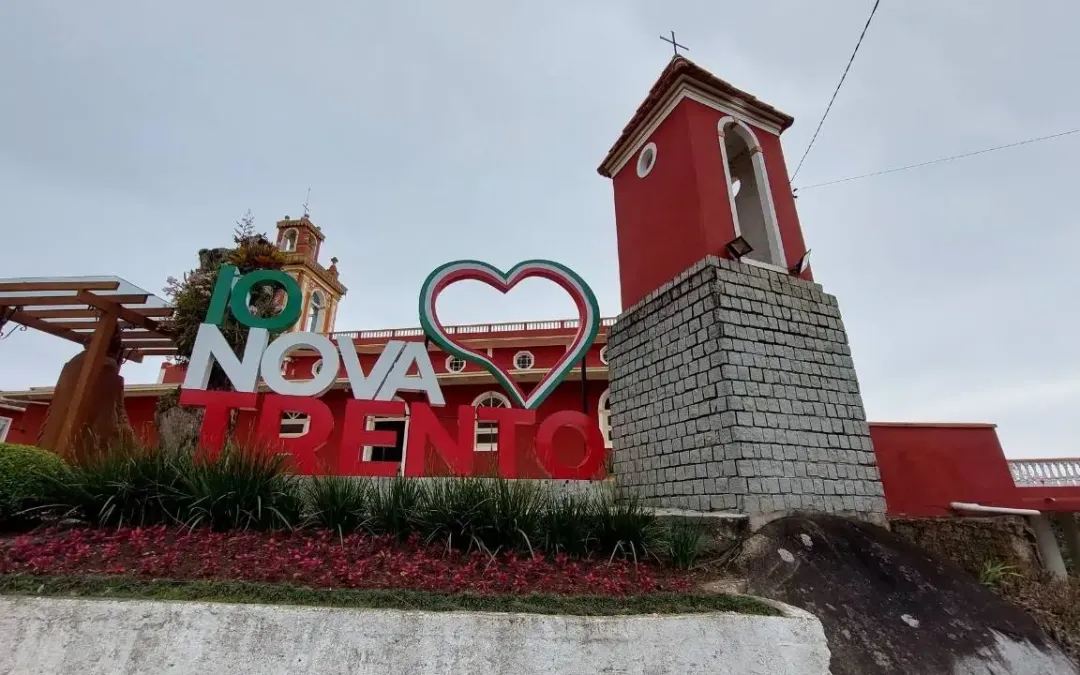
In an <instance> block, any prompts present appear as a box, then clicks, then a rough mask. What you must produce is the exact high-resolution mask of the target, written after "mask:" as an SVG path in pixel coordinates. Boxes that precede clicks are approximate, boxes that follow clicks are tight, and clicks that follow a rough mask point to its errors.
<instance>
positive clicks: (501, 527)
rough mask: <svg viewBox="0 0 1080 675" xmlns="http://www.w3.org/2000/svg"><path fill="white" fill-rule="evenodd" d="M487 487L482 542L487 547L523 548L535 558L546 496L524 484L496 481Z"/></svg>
mask: <svg viewBox="0 0 1080 675" xmlns="http://www.w3.org/2000/svg"><path fill="white" fill-rule="evenodd" d="M488 485H489V492H490V496H489V498H488V500H487V502H486V503H487V506H488V515H487V516H486V518H485V520H486V521H487V523H486V524H487V528H486V530H485V531H483V532H482V533H481V536H482V538H483V540H484V543H485V544H486V545H487V546H488V547H489V548H491V547H492V546H497V547H503V548H516V549H522V548H527V549H528V550H529V553H530V554H534V555H535V554H536V553H537V551H538V550H539V547H540V546H541V545H542V544H543V534H544V533H543V525H544V510H545V508H547V504H548V495H547V493H546V492H545V491H544V490H543V489H541V488H539V487H537V485H536V484H535V483H529V482H525V481H507V480H503V479H497V480H494V481H491V482H490V483H488ZM534 547H536V548H534Z"/></svg>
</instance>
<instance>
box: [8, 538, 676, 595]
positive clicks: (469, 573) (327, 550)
mask: <svg viewBox="0 0 1080 675" xmlns="http://www.w3.org/2000/svg"><path fill="white" fill-rule="evenodd" d="M0 574H35V575H122V576H126V577H134V578H142V579H182V580H222V581H229V580H233V581H252V582H273V583H282V582H287V583H290V584H294V585H300V586H307V587H312V588H357V589H372V588H388V589H414V590H426V591H438V592H461V591H470V592H473V593H482V594H523V593H554V594H561V595H609V596H631V595H644V594H651V593H663V592H686V591H688V590H690V588H691V586H692V582H691V580H690V579H689V577H687V576H686V575H682V574H679V573H678V572H675V571H673V570H670V569H666V568H663V567H660V566H658V565H655V564H652V563H651V562H637V563H635V562H634V561H633V560H626V559H620V558H615V559H613V560H610V561H609V560H608V559H598V558H571V557H569V556H566V555H565V554H558V555H555V556H551V557H544V556H540V555H535V556H528V555H521V554H517V553H498V554H495V555H492V554H489V553H488V552H486V551H483V550H473V551H471V552H462V551H458V550H454V549H451V548H447V547H444V546H440V545H432V544H425V543H424V542H423V541H421V540H419V538H417V537H413V538H411V539H409V540H407V541H404V542H399V541H397V540H396V539H394V538H392V537H384V536H383V537H380V536H371V535H367V534H359V533H358V534H350V535H346V536H344V537H339V536H338V535H336V534H333V533H332V532H329V531H326V530H298V531H293V532H254V531H244V532H227V533H221V532H212V531H210V530H206V529H187V528H168V527H162V526H158V527H148V528H119V529H96V528H75V529H56V528H50V529H43V530H38V531H36V532H33V533H30V534H25V535H21V536H18V537H9V538H7V539H2V540H0Z"/></svg>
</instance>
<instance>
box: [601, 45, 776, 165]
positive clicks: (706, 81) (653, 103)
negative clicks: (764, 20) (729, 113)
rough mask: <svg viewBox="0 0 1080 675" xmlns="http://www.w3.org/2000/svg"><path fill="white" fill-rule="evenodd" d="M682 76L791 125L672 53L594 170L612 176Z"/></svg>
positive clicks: (728, 85)
mask: <svg viewBox="0 0 1080 675" xmlns="http://www.w3.org/2000/svg"><path fill="white" fill-rule="evenodd" d="M681 79H688V80H691V81H693V82H696V83H698V84H700V85H703V86H704V87H706V88H708V89H713V90H716V91H718V92H720V93H722V94H725V95H727V96H730V97H731V98H735V99H738V100H739V101H740V102H741V103H742V104H743V105H745V106H746V107H747V108H749V109H751V110H754V111H755V112H757V113H759V114H760V115H761V116H762V117H764V118H766V119H769V120H771V121H773V122H775V123H776V124H777V126H779V127H780V130H781V131H783V130H785V129H787V128H788V127H790V126H791V124H792V123H793V122H794V121H795V118H793V117H791V116H790V115H788V114H786V113H783V112H781V111H779V110H777V109H776V108H774V107H772V106H771V105H769V104H767V103H763V102H762V101H759V100H758V99H757V98H755V97H754V96H753V95H751V94H748V93H747V92H745V91H743V90H741V89H738V88H737V87H735V86H733V85H732V84H730V83H729V82H726V81H724V80H721V79H720V78H719V77H717V76H715V75H713V74H712V73H710V72H709V71H707V70H705V69H704V68H702V67H701V66H699V65H697V64H696V63H694V62H693V61H691V60H689V59H687V58H685V57H683V56H674V57H672V59H671V61H670V62H669V63H668V65H667V67H666V68H664V72H662V73H660V77H659V78H658V79H657V80H656V83H655V84H653V86H652V89H650V90H649V94H648V96H646V97H645V100H644V101H642V102H641V105H639V106H638V109H637V111H636V112H634V116H633V117H631V118H630V121H629V122H628V123H627V125H626V126H625V127H624V128H623V131H622V134H621V135H620V136H619V140H617V141H615V144H614V145H612V146H611V150H609V151H608V154H607V156H606V157H604V161H603V162H601V163H600V166H599V167H598V168H597V172H599V173H600V175H601V176H604V177H605V178H611V175H612V174H611V170H612V169H613V168H614V167H613V166H612V163H613V160H614V159H615V156H616V155H618V154H619V153H620V152H621V151H622V150H623V146H625V145H626V144H627V143H628V142H629V141H630V139H631V137H632V136H633V135H634V134H635V133H637V131H638V130H639V129H640V128H641V126H642V125H643V124H644V123H645V122H646V120H648V118H649V117H650V116H651V115H652V113H653V112H654V111H655V110H656V108H657V106H659V105H660V103H662V102H663V101H664V98H665V97H666V96H667V94H668V92H669V91H670V90H671V88H672V87H673V86H675V85H676V84H677V83H678V82H679V81H680V80H681Z"/></svg>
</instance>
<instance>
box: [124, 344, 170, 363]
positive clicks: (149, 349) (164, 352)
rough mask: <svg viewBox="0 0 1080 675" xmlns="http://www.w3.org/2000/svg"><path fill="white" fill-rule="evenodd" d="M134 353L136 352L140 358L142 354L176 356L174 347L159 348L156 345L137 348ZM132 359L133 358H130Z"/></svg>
mask: <svg viewBox="0 0 1080 675" xmlns="http://www.w3.org/2000/svg"><path fill="white" fill-rule="evenodd" d="M135 353H136V354H138V355H139V357H140V358H141V357H143V356H176V355H177V351H176V347H171V348H169V349H159V348H157V347H143V348H141V349H139V350H137V351H136V352H135ZM132 360H134V359H132Z"/></svg>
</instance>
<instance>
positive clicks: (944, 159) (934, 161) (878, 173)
mask: <svg viewBox="0 0 1080 675" xmlns="http://www.w3.org/2000/svg"><path fill="white" fill-rule="evenodd" d="M1076 133H1080V128H1076V129H1069V130H1068V131H1062V132H1061V133H1057V134H1050V135H1049V136H1039V137H1038V138H1028V139H1026V140H1023V141H1017V142H1015V143H1007V144H1006V145H997V146H994V147H992V148H983V149H982V150H975V151H974V152H965V153H963V154H961V155H952V156H950V157H939V158H938V159H931V160H930V161H927V162H919V163H918V164H908V165H907V166H898V167H894V168H892V169H884V170H882V171H872V172H870V173H863V174H859V175H858V176H848V177H847V178H839V179H837V180H830V181H826V182H824V183H814V184H813V185H807V186H805V187H801V188H796V190H813V189H814V188H819V187H825V186H826V185H836V184H837V183H847V182H849V181H853V180H860V179H863V178H871V177H873V176H883V175H885V174H887V173H896V172H897V171H907V170H908V169H918V168H919V167H923V166H930V165H931V164H941V163H942V162H951V161H953V160H956V159H964V158H965V157H974V156H975V155H983V154H986V153H988V152H994V151H995V150H1004V149H1006V148H1015V147H1017V146H1020V145H1028V144H1029V143H1037V142H1039V141H1048V140H1050V139H1052V138H1061V137H1062V136H1068V135H1069V134H1076Z"/></svg>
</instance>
